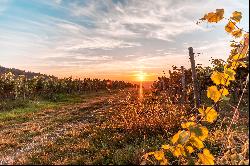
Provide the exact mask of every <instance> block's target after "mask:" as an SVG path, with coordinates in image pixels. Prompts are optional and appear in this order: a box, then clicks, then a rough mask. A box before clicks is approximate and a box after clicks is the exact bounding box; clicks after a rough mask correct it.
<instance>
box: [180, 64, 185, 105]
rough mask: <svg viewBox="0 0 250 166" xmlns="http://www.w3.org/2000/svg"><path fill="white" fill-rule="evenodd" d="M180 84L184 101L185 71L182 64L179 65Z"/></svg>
mask: <svg viewBox="0 0 250 166" xmlns="http://www.w3.org/2000/svg"><path fill="white" fill-rule="evenodd" d="M181 85H182V103H186V84H185V71H184V67H183V66H181Z"/></svg>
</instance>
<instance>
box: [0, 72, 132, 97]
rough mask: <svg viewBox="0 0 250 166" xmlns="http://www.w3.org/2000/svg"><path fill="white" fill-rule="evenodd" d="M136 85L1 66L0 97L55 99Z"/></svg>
mask: <svg viewBox="0 0 250 166" xmlns="http://www.w3.org/2000/svg"><path fill="white" fill-rule="evenodd" d="M129 87H136V85H135V84H131V83H128V82H124V81H111V80H106V79H104V80H101V79H90V78H84V79H73V78H72V77H68V78H63V79H59V78H57V77H55V76H48V75H44V74H40V73H33V72H25V71H22V70H18V69H8V68H4V67H1V68H0V99H1V100H6V99H13V100H15V99H27V98H28V99H34V98H37V97H46V98H49V99H53V98H54V97H55V96H56V94H61V93H64V94H76V93H77V94H81V93H86V92H97V91H100V90H114V89H124V88H129Z"/></svg>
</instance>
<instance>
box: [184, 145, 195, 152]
mask: <svg viewBox="0 0 250 166" xmlns="http://www.w3.org/2000/svg"><path fill="white" fill-rule="evenodd" d="M186 149H187V151H188V153H193V152H194V148H193V147H192V146H187V147H186Z"/></svg>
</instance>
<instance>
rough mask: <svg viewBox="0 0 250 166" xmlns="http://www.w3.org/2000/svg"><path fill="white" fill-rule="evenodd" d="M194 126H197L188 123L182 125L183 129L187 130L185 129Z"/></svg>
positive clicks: (193, 123)
mask: <svg viewBox="0 0 250 166" xmlns="http://www.w3.org/2000/svg"><path fill="white" fill-rule="evenodd" d="M194 125H196V123H195V122H186V123H182V124H181V127H182V128H184V129H185V128H189V127H190V126H194Z"/></svg>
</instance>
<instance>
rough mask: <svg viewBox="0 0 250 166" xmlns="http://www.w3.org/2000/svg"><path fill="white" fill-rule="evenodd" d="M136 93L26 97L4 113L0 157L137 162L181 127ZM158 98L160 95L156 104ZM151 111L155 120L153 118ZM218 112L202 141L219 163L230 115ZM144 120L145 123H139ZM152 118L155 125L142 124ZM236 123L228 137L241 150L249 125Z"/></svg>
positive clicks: (44, 161)
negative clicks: (47, 98) (22, 103)
mask: <svg viewBox="0 0 250 166" xmlns="http://www.w3.org/2000/svg"><path fill="white" fill-rule="evenodd" d="M128 94H131V97H130V98H127V96H128ZM135 95H136V94H133V93H131V92H128V91H121V92H117V93H112V94H109V93H106V92H100V93H99V94H86V95H81V96H77V95H76V96H70V95H59V96H58V97H57V101H54V102H52V101H45V100H43V101H39V103H37V102H30V103H29V104H28V105H27V106H26V107H25V108H20V109H17V108H16V109H14V110H11V111H7V112H2V113H1V116H0V118H2V119H1V122H0V129H1V130H0V161H1V157H3V156H10V157H11V156H12V157H14V158H12V159H13V161H14V162H13V163H12V162H11V160H9V161H6V163H8V164H11V163H12V164H80V165H85V164H86V165H92V164H105V165H108V164H115V165H125V164H126V165H127V164H132V165H138V164H140V163H141V161H142V158H141V157H142V155H143V154H145V153H146V152H150V151H156V150H159V149H160V147H161V145H162V144H166V143H169V141H170V139H171V137H172V136H173V134H174V133H176V132H177V131H178V130H179V128H178V126H180V125H179V123H181V118H180V117H181V116H176V117H175V116H174V115H173V117H172V118H173V119H174V121H169V122H168V121H167V120H165V121H161V117H162V116H160V115H162V113H164V110H170V109H171V108H168V107H167V105H166V106H165V107H160V108H164V109H163V110H162V109H160V110H159V111H158V112H157V111H156V112H155V111H153V110H156V109H158V104H159V102H156V101H154V103H152V102H151V101H150V97H148V98H146V99H145V100H144V104H140V102H139V103H137V102H138V101H137V99H136V96H135ZM110 100H112V102H110ZM162 101H164V99H163V98H161V99H160V103H161V102H162ZM155 102H156V103H155ZM131 105H133V107H135V108H136V109H137V110H140V108H143V109H142V110H141V111H142V112H145V111H146V112H148V113H150V115H152V117H147V116H146V115H147V114H143V113H142V114H140V116H138V117H136V114H135V113H134V112H133V109H135V108H133V109H132V108H131ZM150 105H151V107H150ZM221 105H222V106H223V104H221ZM179 107H180V106H179V105H177V106H174V107H173V108H174V110H175V109H176V111H179V112H180V111H181V112H183V110H182V109H183V108H179ZM174 110H173V111H174ZM137 113H140V112H137ZM153 114H155V116H156V117H157V119H158V120H154V116H153ZM121 116H125V117H126V119H127V122H129V124H130V125H127V124H124V122H123V121H122V120H121V121H120V120H119V117H121ZM143 116H145V117H143ZM171 116H172V115H171ZM220 116H221V117H220V118H219V120H218V121H217V122H216V124H215V126H216V130H214V129H215V128H214V127H213V126H208V127H209V131H211V136H210V137H209V139H208V140H207V141H206V142H205V144H206V147H207V148H209V149H210V150H211V152H212V153H213V154H214V155H215V157H216V162H217V163H218V164H219V163H223V162H221V161H220V160H219V159H221V158H222V159H223V155H222V154H223V153H224V152H226V151H227V149H226V148H225V147H227V146H226V145H228V142H227V141H228V140H227V139H226V138H228V136H226V135H225V134H226V126H227V125H228V122H229V121H228V120H225V121H223V117H226V116H228V115H227V112H226V111H225V110H224V114H223V113H222V114H221V115H220ZM230 116H231V114H230ZM244 116H246V115H245V114H244ZM129 118H130V119H129ZM142 120H144V122H143V123H141V122H140V121H142ZM153 120H154V121H153ZM162 120H164V118H162ZM150 121H152V123H154V124H159V125H150V123H147V124H146V122H150ZM175 122H176V125H170V126H169V127H168V128H163V129H161V130H159V126H162V124H165V125H167V124H168V123H175ZM111 124H112V125H111ZM220 126H222V127H221V128H220ZM237 126H238V128H236V127H235V128H232V133H233V135H232V138H233V139H235V141H236V142H235V141H234V142H235V146H237V147H240V148H238V149H236V151H237V153H241V152H242V151H243V150H242V149H244V147H243V145H242V143H241V142H248V141H247V138H248V137H247V136H248V134H247V132H246V130H245V129H246V128H248V126H247V123H244V124H243V123H242V124H237ZM240 126H241V128H240ZM239 145H240V146H239ZM20 151H22V152H20ZM16 152H19V154H16ZM230 153H231V152H230ZM232 154H233V153H232ZM169 158H170V161H171V162H172V163H176V161H175V158H173V157H171V156H170V157H169ZM223 160H224V159H223ZM226 160H227V161H228V160H229V159H226ZM244 162H245V161H244Z"/></svg>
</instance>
